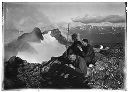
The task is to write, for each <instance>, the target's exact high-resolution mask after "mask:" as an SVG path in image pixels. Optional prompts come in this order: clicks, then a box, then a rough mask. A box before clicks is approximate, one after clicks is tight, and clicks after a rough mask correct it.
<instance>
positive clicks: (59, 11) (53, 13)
mask: <svg viewBox="0 0 128 92" xmlns="http://www.w3.org/2000/svg"><path fill="white" fill-rule="evenodd" d="M40 11H41V12H43V13H44V14H46V15H47V16H48V17H49V18H50V20H51V21H54V22H60V21H71V18H74V17H78V16H79V17H81V16H85V15H91V16H107V15H124V14H125V4H124V3H51V4H48V3H46V4H42V6H41V8H40Z"/></svg>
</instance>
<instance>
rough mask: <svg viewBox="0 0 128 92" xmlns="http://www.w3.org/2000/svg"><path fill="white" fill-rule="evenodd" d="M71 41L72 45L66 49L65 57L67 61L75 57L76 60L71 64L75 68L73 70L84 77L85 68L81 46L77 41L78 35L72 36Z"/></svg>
mask: <svg viewBox="0 0 128 92" xmlns="http://www.w3.org/2000/svg"><path fill="white" fill-rule="evenodd" d="M72 40H73V43H72V45H71V46H70V47H69V48H68V49H67V56H68V58H69V59H71V57H72V56H74V57H76V60H75V62H73V64H72V65H74V66H75V70H76V71H77V72H80V73H83V74H84V75H86V73H87V66H86V62H85V60H84V58H83V50H82V47H83V45H82V43H81V42H80V41H78V35H77V34H76V33H74V34H73V35H72ZM76 63H77V64H76Z"/></svg>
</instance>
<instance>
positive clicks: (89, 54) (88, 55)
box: [82, 39, 95, 67]
mask: <svg viewBox="0 0 128 92" xmlns="http://www.w3.org/2000/svg"><path fill="white" fill-rule="evenodd" d="M82 44H83V47H82V49H83V52H84V54H83V56H84V59H85V61H86V64H87V66H88V67H89V64H93V65H94V64H95V61H94V57H95V53H94V50H93V47H92V46H91V45H90V44H89V42H88V39H83V40H82Z"/></svg>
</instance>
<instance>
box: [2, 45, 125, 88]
mask: <svg viewBox="0 0 128 92" xmlns="http://www.w3.org/2000/svg"><path fill="white" fill-rule="evenodd" d="M95 60H96V63H95V66H93V67H89V68H88V71H89V74H88V76H87V77H86V78H87V81H88V84H87V85H88V86H89V88H93V89H124V80H125V73H124V67H125V54H124V48H123V47H122V46H121V45H116V46H114V47H113V48H111V49H109V50H108V51H107V52H105V53H95ZM44 64H45V63H43V64H39V63H28V62H27V61H24V60H22V59H20V58H19V57H15V56H14V57H11V58H10V59H9V61H6V62H5V64H4V66H5V67H4V81H3V88H4V89H5V90H6V89H18V88H47V85H45V80H44V79H43V76H42V75H43V73H45V72H44V71H43V70H42V69H43V65H44ZM58 82H59V81H58ZM85 89H86V87H85Z"/></svg>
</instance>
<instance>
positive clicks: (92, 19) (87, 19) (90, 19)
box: [72, 15, 126, 24]
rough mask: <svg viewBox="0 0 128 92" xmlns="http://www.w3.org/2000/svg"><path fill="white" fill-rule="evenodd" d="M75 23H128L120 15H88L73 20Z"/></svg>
mask: <svg viewBox="0 0 128 92" xmlns="http://www.w3.org/2000/svg"><path fill="white" fill-rule="evenodd" d="M72 21H74V22H81V23H84V24H89V23H102V22H110V23H124V22H125V21H126V18H125V16H119V15H108V16H89V15H86V16H84V17H82V18H80V17H77V18H74V19H72Z"/></svg>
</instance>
